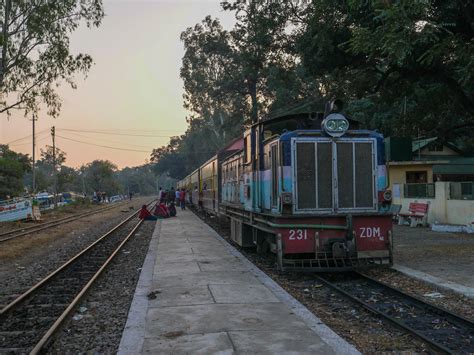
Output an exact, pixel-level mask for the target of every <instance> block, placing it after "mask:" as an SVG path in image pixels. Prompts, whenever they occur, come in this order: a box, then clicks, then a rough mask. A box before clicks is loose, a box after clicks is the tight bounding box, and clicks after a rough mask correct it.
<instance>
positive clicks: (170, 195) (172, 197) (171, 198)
mask: <svg viewBox="0 0 474 355" xmlns="http://www.w3.org/2000/svg"><path fill="white" fill-rule="evenodd" d="M175 199H176V193H175V192H174V187H173V186H171V190H170V191H169V193H168V205H169V204H171V202H174V200H175Z"/></svg>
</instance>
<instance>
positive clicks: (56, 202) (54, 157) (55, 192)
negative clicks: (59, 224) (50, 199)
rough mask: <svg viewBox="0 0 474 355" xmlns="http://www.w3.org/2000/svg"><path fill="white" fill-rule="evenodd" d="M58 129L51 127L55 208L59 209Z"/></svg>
mask: <svg viewBox="0 0 474 355" xmlns="http://www.w3.org/2000/svg"><path fill="white" fill-rule="evenodd" d="M55 135H56V129H55V128H54V126H53V127H51V137H52V138H53V182H54V208H56V207H58V201H57V199H56V195H57V193H58V186H57V179H56V142H55Z"/></svg>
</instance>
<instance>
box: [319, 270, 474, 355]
mask: <svg viewBox="0 0 474 355" xmlns="http://www.w3.org/2000/svg"><path fill="white" fill-rule="evenodd" d="M355 274H356V275H357V276H360V277H361V278H363V279H366V280H368V281H369V282H371V283H373V284H376V285H377V286H379V287H381V288H385V289H389V290H390V291H393V292H395V293H396V294H397V295H399V296H401V297H403V298H406V299H409V300H410V301H412V302H416V303H417V304H418V305H421V306H422V307H424V308H425V309H426V308H429V309H430V310H432V311H436V313H438V314H443V315H445V316H446V317H447V318H448V319H455V320H456V324H459V323H462V324H464V325H467V326H470V327H473V326H474V324H473V323H472V322H471V321H470V320H468V319H466V318H464V317H462V316H459V315H456V314H454V313H452V312H449V311H447V310H445V309H443V308H440V307H437V306H434V305H432V304H430V303H427V302H425V301H423V300H421V299H418V298H416V297H413V296H411V295H408V294H405V293H404V292H401V291H399V290H396V289H394V288H392V287H391V286H389V285H387V284H385V283H382V282H380V281H377V280H375V279H372V278H370V277H367V276H365V275H362V274H360V273H355ZM316 278H317V280H318V281H321V282H322V283H323V284H325V285H326V286H328V287H330V288H332V289H333V290H335V291H337V292H339V293H340V294H341V295H343V296H345V297H346V298H348V299H350V300H351V301H353V302H355V303H357V304H359V305H361V306H362V307H363V308H365V309H366V310H368V311H369V312H372V313H374V314H376V315H379V316H381V317H382V318H384V319H386V320H388V321H389V322H390V323H392V324H394V325H395V326H397V327H399V328H401V329H403V330H405V331H407V332H408V333H410V334H412V335H414V336H415V337H417V338H419V339H421V340H422V341H423V342H425V343H427V344H429V346H431V347H432V348H433V349H435V350H437V351H439V352H441V353H446V354H455V353H456V352H455V351H453V350H451V349H449V348H447V347H445V346H444V345H442V344H440V343H438V342H436V341H434V340H433V339H430V338H429V337H427V336H425V335H424V334H422V333H421V332H420V331H418V330H416V329H413V328H412V327H410V326H408V325H407V324H405V323H404V322H402V321H399V320H398V319H396V318H394V317H392V316H390V315H388V314H387V313H385V312H382V311H380V310H378V309H377V308H375V307H373V306H371V305H370V304H369V303H367V302H365V301H363V300H362V299H360V298H358V297H356V296H354V295H352V294H351V293H349V292H347V291H345V290H343V289H342V288H340V287H338V286H336V285H335V284H333V283H332V282H331V281H328V280H327V279H325V278H324V277H322V276H316ZM473 329H474V328H473Z"/></svg>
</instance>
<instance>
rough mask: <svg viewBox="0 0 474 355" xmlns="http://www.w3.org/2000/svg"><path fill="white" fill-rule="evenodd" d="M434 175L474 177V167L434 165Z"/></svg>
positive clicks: (466, 165)
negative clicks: (465, 175)
mask: <svg viewBox="0 0 474 355" xmlns="http://www.w3.org/2000/svg"><path fill="white" fill-rule="evenodd" d="M433 174H445V175H449V174H456V175H457V174H459V175H464V174H468V175H474V165H468V164H436V165H433Z"/></svg>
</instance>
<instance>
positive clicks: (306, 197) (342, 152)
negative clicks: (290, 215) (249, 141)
mask: <svg viewBox="0 0 474 355" xmlns="http://www.w3.org/2000/svg"><path fill="white" fill-rule="evenodd" d="M294 144H295V160H294V163H295V166H294V172H295V195H296V206H295V207H296V209H295V211H296V212H298V211H301V212H304V211H317V210H321V211H326V212H327V211H336V210H339V209H341V210H350V209H354V210H364V211H368V210H375V209H376V201H374V188H375V176H374V173H375V170H374V162H375V156H374V154H375V152H374V142H373V141H372V140H369V139H365V140H340V141H337V142H333V141H317V142H316V141H314V140H313V141H309V140H296V141H295V143H294Z"/></svg>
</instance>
